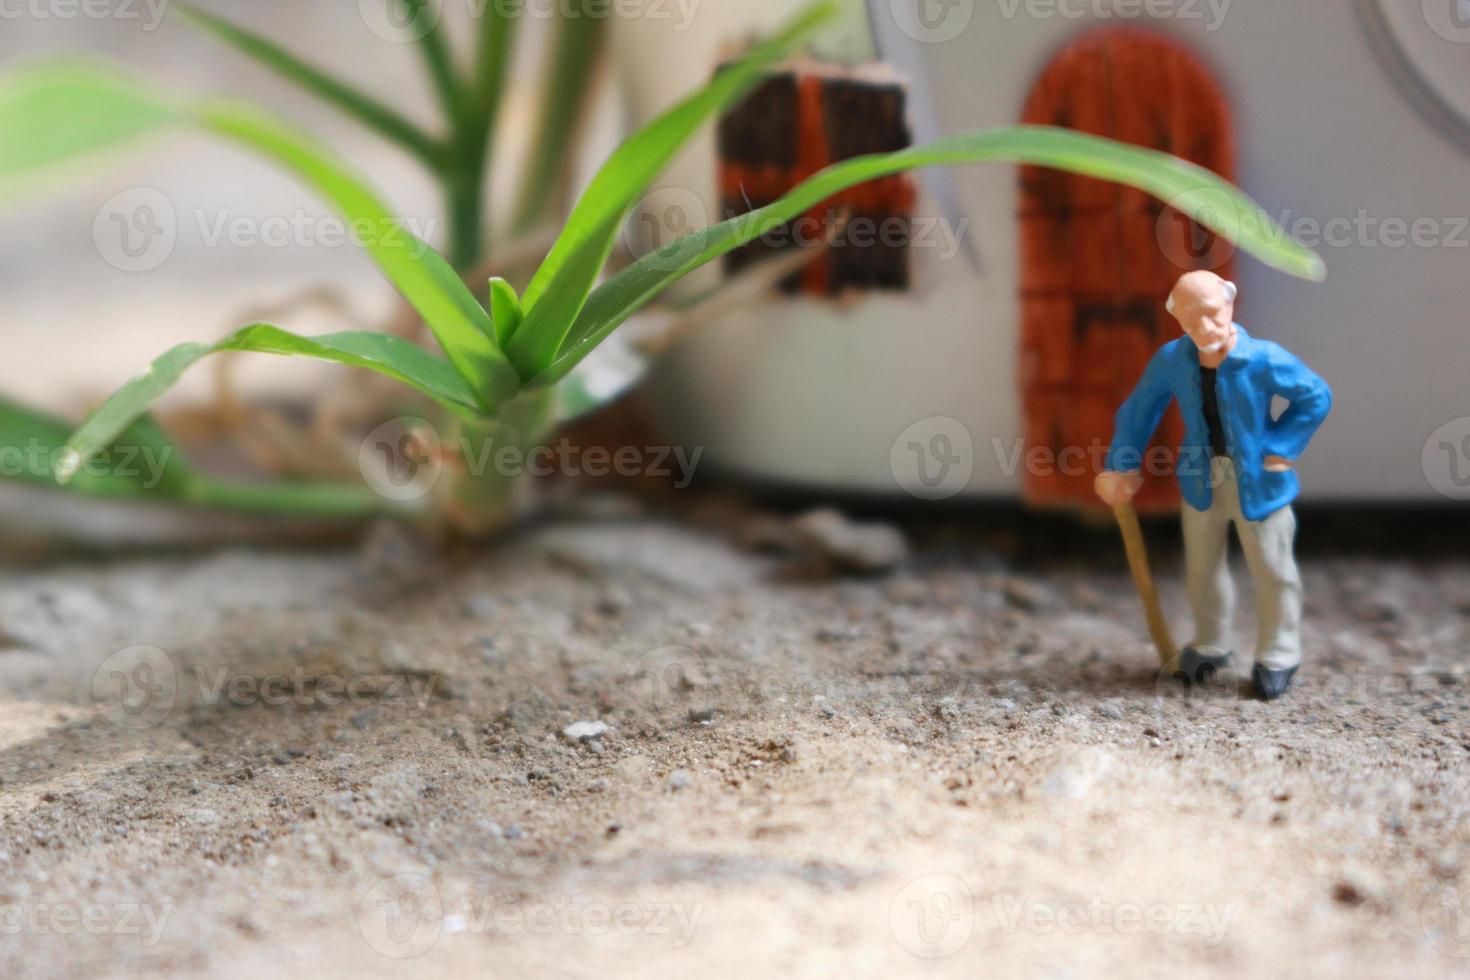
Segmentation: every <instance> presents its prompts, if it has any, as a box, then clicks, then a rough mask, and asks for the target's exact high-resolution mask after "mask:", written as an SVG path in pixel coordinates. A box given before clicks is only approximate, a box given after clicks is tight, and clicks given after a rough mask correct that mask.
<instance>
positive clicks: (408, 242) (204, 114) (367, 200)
mask: <svg viewBox="0 0 1470 980" xmlns="http://www.w3.org/2000/svg"><path fill="white" fill-rule="evenodd" d="M198 115H199V119H200V120H201V122H202V123H203V124H204V126H205V127H206V128H208V129H210V130H213V131H214V132H216V133H219V134H221V135H223V136H227V137H230V138H231V139H234V140H237V141H239V142H242V143H244V144H246V145H248V146H249V147H251V148H252V149H254V150H256V151H258V152H261V153H264V154H265V155H267V156H268V157H270V158H271V159H273V160H275V161H276V162H277V163H279V164H281V165H283V166H285V167H286V168H287V169H289V170H291V171H293V172H295V173H296V174H297V175H298V176H300V177H301V178H302V179H304V180H305V181H306V182H307V183H308V184H310V185H311V186H312V187H314V188H315V189H316V190H317V191H318V192H319V193H320V194H322V195H323V196H324V197H326V198H327V199H328V200H329V201H331V202H332V203H333V204H334V205H336V206H337V209H338V210H339V211H341V212H342V213H343V214H344V215H346V216H347V217H348V218H349V219H350V220H352V221H353V222H354V224H360V225H365V227H367V228H369V229H372V231H371V232H370V240H369V241H367V242H366V243H365V245H366V247H367V250H368V252H369V253H370V254H371V255H372V256H373V258H374V260H376V262H377V263H378V265H379V267H381V268H382V270H383V272H384V273H385V274H386V275H387V276H388V278H389V279H390V280H392V282H393V284H394V285H395V286H397V287H398V291H399V292H401V293H402V294H403V296H404V298H405V299H407V300H408V302H409V303H410V304H411V305H412V306H413V307H414V309H416V310H417V311H418V313H419V315H420V316H422V317H423V318H424V322H425V323H427V324H428V325H429V329H430V330H432V331H433V333H434V336H435V338H436V339H438V341H439V344H440V346H442V347H443V348H444V353H445V354H446V355H447V356H448V357H449V362H450V363H451V364H453V365H454V367H455V369H456V370H458V371H459V372H460V374H461V375H462V376H463V377H464V378H465V380H466V381H468V382H470V384H471V385H472V386H473V387H474V389H475V391H476V392H478V393H480V395H481V396H482V399H483V401H484V404H485V406H486V407H487V408H494V407H495V406H496V405H498V404H500V403H501V402H503V401H504V400H505V399H507V398H509V397H510V396H511V395H513V394H514V393H515V391H516V389H517V388H518V387H519V384H520V379H519V377H518V376H517V374H516V372H515V370H514V369H513V368H512V367H511V366H510V363H509V361H507V360H506V357H505V355H504V354H503V353H501V351H500V349H499V348H498V347H497V346H496V345H495V327H494V324H492V323H491V322H490V315H489V314H488V313H486V312H485V308H484V307H482V306H481V305H480V304H479V302H478V301H477V300H476V299H475V297H474V294H473V293H471V292H470V291H469V287H467V286H466V285H465V284H464V282H463V281H462V280H461V279H460V278H459V275H458V274H457V273H455V271H454V269H453V268H451V267H450V265H449V263H448V262H446V261H445V260H444V258H443V257H442V256H441V255H440V254H439V253H438V252H436V251H434V250H433V249H432V248H431V247H429V245H428V244H427V243H425V242H423V241H421V240H420V239H418V238H416V237H414V236H413V235H412V234H410V233H409V232H408V231H407V230H406V229H404V228H403V226H402V225H401V224H399V222H398V221H396V220H395V219H394V218H393V217H392V216H391V215H390V214H389V213H388V209H387V208H386V207H385V206H384V205H383V203H382V202H381V201H380V200H379V199H378V198H377V196H376V195H375V194H373V192H372V191H370V190H368V188H367V186H366V185H365V184H364V183H362V181H360V180H359V179H358V178H356V177H355V176H353V175H352V174H351V173H350V172H349V171H348V170H347V168H346V166H345V165H344V164H342V163H340V162H339V161H337V160H334V159H332V158H331V157H330V156H329V155H328V154H327V153H326V151H324V150H323V149H322V148H321V147H319V146H317V145H315V144H314V143H313V142H312V141H311V140H309V139H308V138H307V137H305V136H304V135H302V134H300V133H298V132H297V131H295V130H293V129H290V128H288V127H286V126H284V125H282V124H281V123H279V122H277V121H276V120H275V119H273V118H271V117H270V116H267V115H265V114H263V113H260V112H257V111H255V110H252V109H249V108H245V107H238V106H233V105H220V104H215V105H209V106H205V107H203V108H201V109H200V110H199V113H198Z"/></svg>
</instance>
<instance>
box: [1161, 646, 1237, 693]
mask: <svg viewBox="0 0 1470 980" xmlns="http://www.w3.org/2000/svg"><path fill="white" fill-rule="evenodd" d="M1174 677H1175V679H1176V680H1182V681H1184V683H1185V685H1186V686H1187V687H1188V688H1189V689H1190V690H1196V689H1200V688H1208V687H1212V686H1214V685H1215V684H1216V683H1217V682H1218V683H1229V684H1231V685H1234V684H1235V683H1237V682H1236V681H1235V680H1234V678H1235V659H1234V655H1233V654H1231V652H1230V651H1229V650H1226V649H1225V648H1224V647H1185V648H1184V649H1183V650H1180V651H1179V661H1178V663H1177V665H1176V666H1175V669H1174Z"/></svg>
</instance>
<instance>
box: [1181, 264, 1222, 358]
mask: <svg viewBox="0 0 1470 980" xmlns="http://www.w3.org/2000/svg"><path fill="white" fill-rule="evenodd" d="M1169 312H1170V313H1172V314H1173V315H1174V319H1176V320H1178V321H1179V325H1180V326H1181V327H1182V328H1184V332H1185V333H1186V334H1188V335H1189V339H1190V340H1192V341H1194V345H1195V346H1196V347H1198V348H1199V351H1200V354H1201V356H1202V357H1205V358H1216V357H1218V358H1223V357H1224V356H1225V355H1226V354H1229V353H1230V349H1231V348H1232V347H1234V346H1235V336H1236V332H1235V286H1234V284H1233V283H1228V282H1226V281H1225V280H1224V279H1221V278H1220V277H1219V276H1217V275H1215V274H1214V273H1212V272H1191V273H1189V274H1188V275H1186V276H1184V277H1183V278H1182V279H1180V280H1179V283H1178V285H1176V286H1175V287H1174V291H1173V292H1172V293H1171V294H1169Z"/></svg>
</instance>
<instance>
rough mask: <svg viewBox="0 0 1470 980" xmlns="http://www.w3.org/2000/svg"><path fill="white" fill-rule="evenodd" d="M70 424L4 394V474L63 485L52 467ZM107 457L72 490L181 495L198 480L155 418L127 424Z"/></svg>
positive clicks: (0, 443)
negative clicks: (12, 400)
mask: <svg viewBox="0 0 1470 980" xmlns="http://www.w3.org/2000/svg"><path fill="white" fill-rule="evenodd" d="M70 432H71V426H70V425H68V424H67V423H66V422H65V421H63V420H61V419H58V418H55V417H53V416H50V415H46V414H44V413H42V412H37V411H34V410H33V409H29V408H25V407H24V406H21V405H17V404H15V403H14V402H11V401H7V400H5V399H3V398H0V478H3V479H7V480H16V481H19V482H21V483H28V484H31V485H33V486H41V487H50V488H55V487H57V486H59V484H58V483H57V481H56V477H55V475H54V474H53V473H52V467H53V466H54V465H55V463H56V461H57V460H58V459H60V458H61V457H62V452H63V450H62V447H63V446H64V445H65V443H66V437H67V435H68V434H69V433H70ZM109 448H110V450H111V451H110V452H109V453H108V455H107V457H106V458H105V459H95V460H94V461H93V462H92V464H91V465H88V466H87V467H85V468H84V469H83V470H82V471H81V472H78V473H77V475H76V478H75V479H74V480H73V481H72V485H71V487H70V488H69V489H72V490H75V491H76V492H78V493H85V494H90V495H92V496H98V497H114V498H130V497H156V498H168V499H182V498H185V497H187V496H188V495H189V493H190V491H191V487H192V485H193V483H194V481H195V479H196V477H195V475H194V474H193V473H192V472H191V471H190V470H189V468H188V465H187V464H186V463H185V461H184V457H183V453H181V452H180V451H179V450H178V448H177V447H176V446H175V445H174V444H173V443H172V442H170V441H169V439H168V437H167V436H165V435H164V434H163V432H162V431H161V430H159V428H158V426H157V425H155V424H154V423H153V420H152V419H149V418H146V417H145V418H141V419H138V420H137V421H135V422H133V423H132V424H131V425H129V426H126V427H125V428H124V429H123V430H122V431H121V432H119V433H118V437H117V439H116V440H115V442H114V443H113V445H112V446H111V447H109Z"/></svg>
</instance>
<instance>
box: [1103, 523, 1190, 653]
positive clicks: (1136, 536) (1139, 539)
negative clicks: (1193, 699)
mask: <svg viewBox="0 0 1470 980" xmlns="http://www.w3.org/2000/svg"><path fill="white" fill-rule="evenodd" d="M1113 516H1114V517H1116V518H1117V519H1118V529H1119V530H1121V531H1122V532H1123V547H1124V548H1125V549H1126V550H1127V552H1128V568H1129V569H1130V570H1131V571H1132V572H1133V585H1134V587H1135V588H1137V589H1138V598H1140V599H1142V600H1143V613H1144V616H1145V617H1147V619H1148V632H1149V635H1150V636H1152V637H1153V640H1154V646H1155V647H1156V648H1158V651H1159V662H1160V663H1163V664H1168V663H1169V662H1170V661H1171V660H1173V659H1174V654H1175V653H1176V652H1177V651H1176V650H1175V648H1174V638H1173V637H1172V636H1170V635H1169V622H1168V620H1166V619H1165V618H1164V609H1163V607H1162V606H1160V605H1159V590H1158V589H1157V588H1155V587H1154V577H1153V574H1152V573H1151V572H1149V570H1148V549H1147V548H1146V547H1145V546H1144V543H1143V529H1142V528H1140V527H1139V526H1138V512H1137V511H1136V510H1134V509H1133V505H1132V504H1131V503H1121V504H1114V505H1113Z"/></svg>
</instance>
